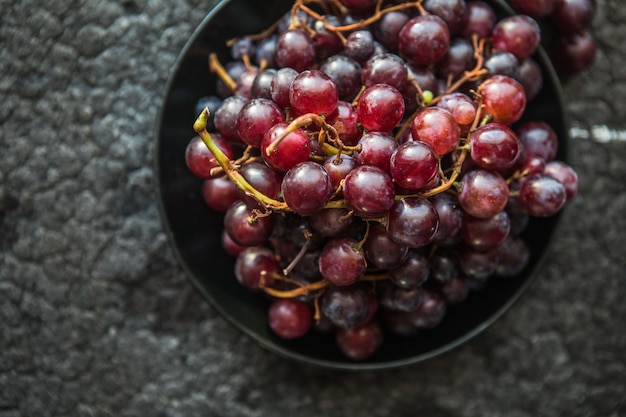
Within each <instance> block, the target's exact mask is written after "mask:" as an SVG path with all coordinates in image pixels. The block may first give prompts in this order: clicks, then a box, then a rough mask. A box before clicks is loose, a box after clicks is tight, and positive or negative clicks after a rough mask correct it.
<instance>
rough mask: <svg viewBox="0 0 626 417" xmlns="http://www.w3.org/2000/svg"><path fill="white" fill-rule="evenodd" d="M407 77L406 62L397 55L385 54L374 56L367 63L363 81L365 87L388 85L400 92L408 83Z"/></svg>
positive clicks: (364, 68)
mask: <svg viewBox="0 0 626 417" xmlns="http://www.w3.org/2000/svg"><path fill="white" fill-rule="evenodd" d="M407 76H408V71H407V67H406V64H405V63H404V60H403V59H402V58H400V57H399V56H398V55H396V54H391V53H384V54H380V55H375V56H373V57H372V58H370V59H369V60H368V61H367V62H366V63H365V65H364V66H363V72H362V73H361V81H362V82H363V85H364V86H365V87H371V86H373V85H374V84H388V85H390V86H392V87H394V88H396V89H398V90H399V89H401V88H402V86H403V85H404V83H405V82H406V80H407Z"/></svg>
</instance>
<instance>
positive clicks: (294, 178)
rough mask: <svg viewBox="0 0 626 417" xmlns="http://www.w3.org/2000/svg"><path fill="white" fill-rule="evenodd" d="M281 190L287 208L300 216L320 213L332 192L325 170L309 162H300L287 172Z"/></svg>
mask: <svg viewBox="0 0 626 417" xmlns="http://www.w3.org/2000/svg"><path fill="white" fill-rule="evenodd" d="M281 189H282V193H283V198H284V200H285V203H287V206H289V208H290V209H291V210H293V211H295V212H296V213H298V214H300V215H301V216H308V215H311V214H313V213H315V212H318V211H320V210H321V209H322V208H324V206H325V205H326V203H327V202H328V200H329V199H330V196H331V194H332V192H333V189H332V185H331V183H330V178H329V177H328V174H327V173H326V170H325V169H324V168H323V167H322V166H321V165H320V164H317V163H315V162H311V161H305V162H301V163H299V164H297V165H296V166H294V167H293V168H291V169H290V170H289V171H287V173H286V174H285V176H284V177H283V183H282V186H281Z"/></svg>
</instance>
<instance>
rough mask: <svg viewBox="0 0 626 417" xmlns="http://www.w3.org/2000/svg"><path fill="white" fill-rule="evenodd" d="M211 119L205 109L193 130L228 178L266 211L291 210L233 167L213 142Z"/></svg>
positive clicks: (207, 110)
mask: <svg viewBox="0 0 626 417" xmlns="http://www.w3.org/2000/svg"><path fill="white" fill-rule="evenodd" d="M208 117H209V109H208V108H206V107H205V108H204V110H202V113H200V115H199V116H198V118H197V119H196V121H195V122H194V124H193V129H194V130H195V131H196V133H197V134H198V135H199V136H200V138H201V139H202V142H204V144H205V145H206V147H207V148H209V151H211V153H212V154H213V156H214V157H215V160H216V161H217V163H218V164H219V166H220V167H222V169H223V170H224V172H225V173H226V175H227V176H228V178H230V180H231V181H232V182H233V183H234V184H235V185H236V186H237V188H239V189H240V190H241V191H243V192H244V193H245V194H246V195H248V196H250V197H252V198H254V199H255V200H256V201H257V202H258V203H259V204H261V205H262V206H263V207H264V208H265V209H268V210H274V211H288V210H289V208H288V207H287V204H286V203H284V202H282V201H278V200H274V199H273V198H270V197H268V196H266V195H265V194H263V193H261V192H260V191H258V190H257V189H256V188H254V187H253V186H252V185H250V183H249V182H248V181H247V180H246V179H245V178H244V177H243V175H241V174H240V173H239V172H238V171H237V168H236V166H234V165H233V162H232V161H231V160H230V159H229V158H228V157H227V156H226V155H225V154H224V152H222V150H221V149H220V148H219V147H218V146H217V145H216V144H215V142H214V141H213V137H212V136H211V134H210V133H209V132H208V131H207V129H206V124H207V120H208Z"/></svg>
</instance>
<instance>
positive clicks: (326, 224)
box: [310, 208, 353, 237]
mask: <svg viewBox="0 0 626 417" xmlns="http://www.w3.org/2000/svg"><path fill="white" fill-rule="evenodd" d="M352 219H353V217H352V216H351V215H350V213H349V211H348V210H347V209H344V208H328V209H323V210H320V211H318V212H317V213H313V214H312V215H311V217H310V222H311V227H312V228H313V230H315V231H316V232H317V233H319V234H320V236H324V237H330V236H338V235H339V234H341V233H343V232H344V231H346V229H347V228H348V227H349V226H350V225H351V224H352Z"/></svg>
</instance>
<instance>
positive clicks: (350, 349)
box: [336, 321, 384, 361]
mask: <svg viewBox="0 0 626 417" xmlns="http://www.w3.org/2000/svg"><path fill="white" fill-rule="evenodd" d="M336 339H337V346H338V347H339V350H340V351H341V352H342V353H343V354H344V356H346V357H347V358H349V359H352V360H354V361H362V360H365V359H367V358H369V357H370V356H372V355H373V354H374V353H376V352H377V351H378V350H379V349H380V346H381V345H382V344H383V340H384V336H383V330H382V327H381V326H380V324H379V323H378V322H377V321H370V322H368V323H366V324H364V325H362V326H359V327H357V328H355V329H339V330H337V333H336Z"/></svg>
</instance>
